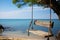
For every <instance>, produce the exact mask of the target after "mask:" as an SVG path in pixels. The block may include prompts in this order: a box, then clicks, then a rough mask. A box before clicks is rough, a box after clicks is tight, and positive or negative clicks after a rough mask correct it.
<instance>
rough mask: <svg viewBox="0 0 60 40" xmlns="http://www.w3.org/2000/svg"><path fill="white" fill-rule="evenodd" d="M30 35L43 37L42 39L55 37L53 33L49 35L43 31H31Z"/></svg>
mask: <svg viewBox="0 0 60 40" xmlns="http://www.w3.org/2000/svg"><path fill="white" fill-rule="evenodd" d="M29 32H30V33H33V34H35V35H38V36H41V37H48V36H49V37H51V36H53V35H52V34H51V33H49V34H48V32H45V31H41V30H29Z"/></svg>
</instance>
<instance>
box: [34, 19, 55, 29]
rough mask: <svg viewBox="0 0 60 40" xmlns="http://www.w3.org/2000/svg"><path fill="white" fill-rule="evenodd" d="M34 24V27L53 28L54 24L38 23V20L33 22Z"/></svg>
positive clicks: (47, 22)
mask: <svg viewBox="0 0 60 40" xmlns="http://www.w3.org/2000/svg"><path fill="white" fill-rule="evenodd" d="M34 24H35V25H38V26H43V27H48V28H53V24H54V22H51V23H50V22H49V21H39V20H35V21H34Z"/></svg>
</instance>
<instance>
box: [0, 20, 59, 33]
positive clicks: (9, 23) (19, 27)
mask: <svg viewBox="0 0 60 40" xmlns="http://www.w3.org/2000/svg"><path fill="white" fill-rule="evenodd" d="M40 20H41V21H49V20H48V19H40ZM52 21H54V27H53V29H52V31H53V34H57V32H58V31H59V30H60V21H59V20H57V19H54V20H52ZM30 22H31V20H30V19H0V24H1V25H3V26H4V27H9V28H8V29H6V30H5V32H6V31H11V32H12V31H22V32H26V30H27V29H28V28H29V24H30ZM33 27H34V29H36V30H43V31H48V28H44V27H41V26H40V27H39V26H37V25H33Z"/></svg>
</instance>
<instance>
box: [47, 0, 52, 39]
mask: <svg viewBox="0 0 60 40" xmlns="http://www.w3.org/2000/svg"><path fill="white" fill-rule="evenodd" d="M51 15H52V14H51V0H50V26H51V21H52V18H51ZM50 30H51V28H48V38H47V40H49V32H50Z"/></svg>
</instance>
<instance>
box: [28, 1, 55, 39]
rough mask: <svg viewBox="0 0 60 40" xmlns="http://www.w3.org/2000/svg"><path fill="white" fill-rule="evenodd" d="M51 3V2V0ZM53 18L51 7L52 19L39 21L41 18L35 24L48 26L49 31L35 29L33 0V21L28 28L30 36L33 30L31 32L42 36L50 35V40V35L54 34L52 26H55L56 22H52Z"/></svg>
mask: <svg viewBox="0 0 60 40" xmlns="http://www.w3.org/2000/svg"><path fill="white" fill-rule="evenodd" d="M50 4H51V0H50ZM51 20H52V19H51V9H50V21H39V20H35V21H34V24H35V25H38V26H43V27H46V28H48V32H45V31H41V30H34V29H33V2H32V21H31V23H30V25H29V28H28V36H29V35H30V32H31V33H33V34H36V35H38V36H41V37H48V40H49V37H50V36H53V34H52V28H53V25H54V22H52V21H51ZM31 26H32V27H31ZM31 29H32V30H31Z"/></svg>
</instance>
